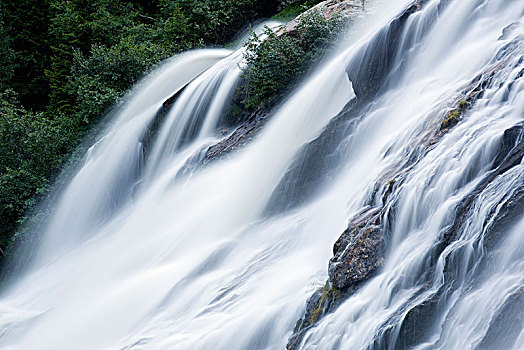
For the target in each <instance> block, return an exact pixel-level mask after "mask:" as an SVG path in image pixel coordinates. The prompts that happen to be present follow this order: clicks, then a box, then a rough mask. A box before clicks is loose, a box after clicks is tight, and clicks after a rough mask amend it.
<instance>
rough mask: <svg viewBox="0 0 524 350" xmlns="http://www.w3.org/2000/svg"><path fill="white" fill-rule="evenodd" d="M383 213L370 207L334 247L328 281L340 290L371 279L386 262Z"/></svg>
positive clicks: (350, 226)
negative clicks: (381, 219) (381, 220)
mask: <svg viewBox="0 0 524 350" xmlns="http://www.w3.org/2000/svg"><path fill="white" fill-rule="evenodd" d="M384 247H385V241H384V235H383V232H382V229H381V228H380V210H379V209H378V208H370V209H368V210H367V211H365V212H363V213H361V214H360V215H359V216H357V217H356V218H355V219H354V220H353V221H352V222H351V223H350V224H349V227H348V228H347V229H346V230H345V231H344V232H343V233H342V235H341V236H340V237H339V239H338V240H337V241H336V242H335V245H334V247H333V254H334V256H333V258H331V260H330V261H329V270H328V271H329V281H330V282H331V283H332V284H333V286H334V287H335V288H337V289H340V290H345V289H347V288H348V287H350V286H352V285H355V284H356V283H359V282H361V281H364V280H366V279H368V278H369V276H370V275H371V274H372V273H373V272H375V271H376V270H377V268H378V267H379V266H380V265H381V264H382V263H383V261H384Z"/></svg>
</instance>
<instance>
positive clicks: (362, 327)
mask: <svg viewBox="0 0 524 350" xmlns="http://www.w3.org/2000/svg"><path fill="white" fill-rule="evenodd" d="M410 2H411V1H407V0H396V1H388V2H387V6H386V7H387V9H385V10H383V11H380V12H379V11H378V10H375V11H377V13H375V14H372V15H373V16H374V18H373V22H371V21H370V22H369V23H372V24H368V26H364V25H361V27H362V28H364V29H362V33H360V34H361V36H360V39H359V40H358V41H356V42H354V43H353V44H352V45H351V46H350V47H348V48H347V49H345V50H342V51H341V53H339V54H338V55H337V57H334V58H333V59H331V60H330V61H329V62H327V63H326V64H325V65H324V66H322V67H321V69H319V70H318V71H317V72H316V73H315V74H314V75H313V76H312V77H311V78H310V79H308V81H306V82H305V83H303V84H302V85H301V86H300V87H299V88H298V89H297V90H296V91H295V93H294V94H293V95H292V96H291V97H290V98H289V99H288V100H287V101H286V102H285V103H284V104H283V105H282V106H281V107H279V108H278V109H277V110H276V111H274V112H273V113H272V114H273V115H272V117H271V120H270V121H269V122H268V123H267V124H266V125H265V126H264V128H263V129H262V131H261V133H260V134H259V135H258V136H257V137H256V138H255V139H254V140H253V141H252V142H251V143H250V144H249V145H248V146H246V147H245V148H244V149H241V150H239V151H238V152H237V153H235V154H233V155H231V156H230V157H228V158H226V159H224V160H219V161H216V162H215V163H212V164H210V165H208V166H206V167H204V168H203V169H200V170H197V171H196V172H194V173H192V175H191V176H190V177H189V178H188V179H183V181H178V180H177V178H176V175H177V173H178V172H179V170H180V169H181V168H182V166H183V164H185V163H186V161H187V159H188V158H190V157H191V156H192V155H193V153H195V152H198V151H199V150H200V149H201V148H202V147H204V146H205V145H206V144H210V143H212V142H216V140H217V136H216V135H214V130H215V128H216V126H217V124H218V119H219V118H220V115H221V111H222V110H223V109H224V108H225V105H226V103H227V97H228V95H229V94H231V92H232V90H233V89H234V86H235V84H236V79H237V78H238V75H239V70H238V66H237V64H238V63H239V61H240V59H241V56H242V54H241V51H239V52H237V53H236V54H235V53H233V54H230V51H227V50H203V51H197V52H193V53H188V54H185V55H182V56H180V57H178V58H175V59H173V60H172V61H170V62H168V63H166V64H165V65H164V66H162V67H161V68H160V69H159V71H158V72H157V73H156V74H155V75H154V76H153V77H151V78H149V79H146V80H145V81H144V82H143V83H142V84H140V85H139V86H138V87H137V88H136V89H135V90H134V92H132V93H131V94H130V95H129V97H128V99H127V102H125V103H124V105H123V106H122V107H120V109H119V111H118V112H117V116H116V119H115V121H114V122H113V123H112V125H111V126H110V128H109V130H108V131H107V132H106V133H105V134H104V136H103V137H102V138H101V139H100V140H99V141H98V142H97V143H96V144H95V145H94V146H93V147H92V148H91V149H90V151H89V154H88V155H87V157H86V161H85V164H83V165H82V166H81V168H80V169H79V170H78V172H77V173H76V175H75V176H74V178H73V179H72V180H71V182H70V184H69V185H68V187H67V188H66V189H65V190H64V193H63V195H62V197H61V199H60V202H59V203H58V204H57V210H56V213H55V214H54V215H53V217H52V218H51V220H50V222H49V225H48V228H47V230H46V232H45V233H44V237H43V243H42V246H41V247H39V251H38V256H37V259H36V260H35V262H34V263H33V266H31V268H30V269H29V270H28V271H27V272H26V273H25V275H23V276H20V277H19V278H18V279H17V281H15V282H13V283H12V285H10V286H9V287H8V288H7V289H6V290H5V291H4V292H3V293H2V295H1V297H0V344H1V347H2V348H6V349H129V350H130V349H266V348H270V349H282V348H284V347H285V345H286V343H287V340H288V337H289V336H290V335H291V333H292V330H293V327H294V326H295V322H296V320H297V319H298V318H299V317H300V316H301V314H302V313H303V310H304V307H305V302H306V300H307V298H308V297H309V295H311V293H312V292H313V291H314V290H316V289H317V288H318V287H319V286H321V285H323V284H324V283H325V281H326V279H327V270H326V265H327V262H328V260H329V258H330V257H331V247H332V245H333V243H334V241H335V240H336V239H337V238H338V236H339V235H340V234H341V232H342V231H344V229H345V228H346V226H347V220H348V218H349V217H351V216H353V215H354V214H355V213H357V212H359V211H360V210H361V209H362V207H363V206H365V205H367V203H368V202H369V198H370V196H371V193H372V192H373V191H374V184H375V182H376V181H377V179H378V178H380V177H381V176H382V174H383V173H384V172H387V171H388V169H389V168H390V167H391V166H392V165H394V164H398V163H402V161H403V160H404V158H405V157H406V154H409V152H412V151H413V150H412V149H411V148H412V146H413V144H414V143H415V144H416V142H417V141H416V140H418V139H420V138H423V135H424V133H425V131H426V130H427V128H428V126H430V125H432V124H433V123H435V120H436V119H435V118H436V117H437V115H436V114H437V113H438V112H437V111H439V110H440V109H444V108H446V107H447V106H446V105H447V104H449V103H450V101H453V100H454V99H455V98H456V96H457V93H458V92H459V91H461V90H462V89H463V88H464V87H465V86H467V85H468V84H469V83H470V82H471V81H472V80H473V79H474V78H475V76H477V75H478V73H480V72H483V71H484V70H485V69H486V67H487V66H488V65H489V63H490V61H491V60H492V59H493V57H495V56H496V55H497V52H499V50H500V49H501V48H502V47H503V46H504V45H507V44H508V42H510V41H511V40H513V39H515V38H516V36H517V35H518V34H519V33H522V28H524V23H522V21H523V17H524V5H523V4H522V3H521V2H519V1H494V0H491V1H490V0H486V1H458V0H455V1H438V0H433V1H426V2H425V4H424V6H423V7H422V9H421V10H420V11H419V12H416V13H414V14H413V15H411V16H410V18H409V19H408V22H407V24H406V26H405V28H404V32H403V33H402V35H401V38H402V40H401V42H400V43H398V45H399V47H400V49H399V51H397V52H396V55H395V57H394V62H392V64H391V70H392V73H391V79H390V80H389V81H388V82H387V83H384V91H382V92H381V93H379V94H377V95H376V97H375V98H374V99H373V100H372V101H369V103H368V106H367V107H366V108H365V109H364V110H365V113H364V115H363V116H362V118H361V119H360V120H359V121H358V123H357V124H356V127H355V128H354V130H352V132H351V133H348V135H345V137H344V139H343V140H342V141H341V142H340V146H339V147H338V148H337V152H338V153H339V159H340V162H339V164H337V165H338V167H337V170H336V172H335V173H334V174H335V175H330V177H329V180H328V179H327V178H326V179H321V180H323V181H321V185H320V186H321V187H320V188H321V190H320V191H319V192H318V193H319V194H318V195H316V196H311V197H309V199H308V200H307V201H306V202H305V203H304V204H302V205H301V206H299V207H296V208H295V209H293V210H289V211H285V212H281V213H279V215H268V214H267V209H268V208H267V207H268V206H270V205H271V201H270V199H271V197H272V196H274V195H275V193H274V191H275V189H276V188H277V189H278V188H279V182H280V181H281V180H282V178H283V176H284V174H285V173H286V172H287V171H288V170H289V167H290V166H291V165H292V164H293V162H294V161H295V160H296V159H298V158H297V155H298V154H299V153H300V152H301V151H304V149H305V148H304V145H306V144H307V143H308V142H310V141H313V140H315V139H316V138H317V137H318V136H319V134H320V133H321V132H322V130H323V129H324V128H325V127H326V126H327V125H328V124H329V122H330V120H331V119H332V118H334V117H335V116H336V115H337V114H338V113H339V112H340V111H341V110H343V108H344V106H345V105H346V103H347V102H348V101H350V100H351V99H353V98H354V97H355V94H354V92H353V89H352V83H351V82H350V81H349V79H348V75H347V73H346V71H345V70H346V64H350V65H351V64H363V63H362V62H361V61H359V57H360V56H358V55H357V54H358V53H360V52H363V51H365V49H366V48H369V47H373V40H376V38H377V36H376V35H374V34H375V33H377V32H379V33H380V30H381V28H383V27H384V26H386V25H387V24H388V23H389V22H390V21H391V19H392V18H394V17H395V16H396V15H397V13H399V12H401V11H402V10H403V9H404V8H405V7H406V6H407V5H408V4H409V3H410ZM380 5H381V3H380V2H378V4H377V8H380ZM370 16H371V15H370ZM515 23H516V28H517V29H515V30H513V32H512V33H510V34H509V35H508V36H507V38H505V39H500V40H498V38H499V37H500V36H501V34H502V30H503V28H505V27H507V26H508V25H511V24H515ZM352 34H353V35H355V34H356V33H352ZM355 37H357V36H355ZM350 42H351V41H350ZM521 57H522V52H520V56H519V54H516V55H513V56H511V64H508V65H507V67H508V68H505V69H503V70H502V71H501V72H498V75H497V76H495V77H494V78H493V79H494V82H493V83H492V84H491V85H490V87H488V88H487V90H486V91H485V93H484V95H483V96H482V98H481V99H480V100H479V101H477V102H476V103H475V104H474V105H473V106H472V107H471V111H470V112H469V113H468V115H467V117H465V118H464V120H463V121H462V122H460V123H459V124H458V125H457V126H456V127H454V128H453V129H451V130H450V131H449V132H448V133H446V134H445V135H444V136H443V137H442V139H441V140H440V141H439V142H438V143H437V144H436V145H435V147H434V148H432V149H431V150H430V151H428V152H427V153H425V154H423V153H422V152H419V153H417V152H416V150H415V153H414V154H415V155H418V156H419V157H420V160H419V161H418V162H416V163H415V164H414V165H413V168H412V169H411V170H410V172H409V173H407V174H406V179H405V181H404V183H403V184H402V186H399V187H398V188H396V189H395V191H394V192H393V193H392V194H391V195H390V197H391V199H389V200H388V202H387V203H382V204H383V205H385V206H386V207H389V208H390V209H391V212H394V213H395V214H394V217H392V219H391V222H390V226H391V227H389V229H388V231H389V233H388V253H387V257H386V260H385V262H384V265H383V266H382V268H381V269H380V270H379V271H378V273H377V274H376V275H375V276H373V277H372V278H371V279H370V280H369V281H367V282H366V283H365V284H363V285H362V286H361V287H360V288H359V289H358V290H357V291H356V292H355V293H354V294H353V295H351V296H350V297H349V298H348V299H347V300H346V301H345V302H344V303H343V304H342V305H341V306H340V307H339V308H338V309H337V310H335V311H334V312H333V313H331V314H328V315H326V316H325V317H324V318H322V319H321V320H320V322H319V324H318V325H316V326H315V327H313V328H311V329H310V330H308V332H307V333H306V334H305V336H304V338H303V339H302V343H301V347H302V348H308V349H309V348H311V349H333V348H340V349H367V348H395V347H397V348H402V346H405V347H407V346H408V345H409V346H413V347H416V348H419V349H433V348H442V349H467V348H474V347H481V348H482V347H484V348H497V347H496V346H497V345H502V347H499V348H503V349H512V348H515V349H518V348H522V347H523V346H524V334H523V332H522V324H520V328H519V327H518V326H519V325H518V320H520V321H522V319H519V318H518V317H517V325H516V326H517V327H516V328H515V325H504V324H503V327H505V329H508V330H510V331H508V332H507V333H505V334H504V335H505V338H504V339H499V338H500V337H498V335H497V334H494V335H491V336H490V337H488V338H489V339H488V338H486V337H485V336H486V334H491V333H493V330H492V329H493V322H494V320H495V319H496V318H497V317H499V316H500V314H501V313H500V312H501V310H502V309H503V308H504V305H505V303H506V301H507V300H509V299H510V298H511V297H512V296H515V295H517V296H518V294H516V293H518V290H519V289H522V287H523V286H524V276H523V274H524V254H523V250H524V246H523V244H522V232H523V230H524V222H523V221H522V220H518V221H515V222H514V223H512V227H511V228H509V229H507V230H506V231H507V232H505V233H504V235H502V238H501V239H500V241H497V242H496V243H494V246H495V247H491V248H489V249H488V248H484V246H483V245H482V242H483V241H484V240H485V239H487V237H484V235H485V234H486V232H487V230H488V229H489V227H490V224H489V222H490V218H491V217H494V214H493V213H496V212H497V211H498V210H500V206H501V203H502V202H503V200H504V198H507V197H508V195H509V194H510V193H512V192H513V191H515V190H516V189H517V188H518V187H519V186H521V185H522V184H523V183H524V164H520V165H517V166H515V167H513V168H512V169H510V170H509V171H507V172H505V173H504V174H502V175H500V176H498V177H497V178H495V179H494V180H493V181H491V182H490V183H489V185H488V186H486V187H485V188H483V190H482V191H481V192H480V193H479V194H478V196H477V197H476V199H475V201H474V203H473V204H472V205H473V206H474V210H473V211H472V212H473V214H471V215H469V216H468V218H467V220H466V221H465V223H464V225H463V226H462V228H461V230H460V233H459V234H458V235H457V237H456V238H455V240H454V241H453V242H451V244H449V245H448V246H447V247H445V249H444V250H443V251H442V252H441V253H440V254H439V255H438V259H437V262H436V263H435V264H429V263H428V260H430V258H429V257H430V255H431V254H432V253H433V250H434V249H435V248H434V247H435V246H437V245H438V243H439V239H440V238H441V235H442V232H443V231H444V230H445V229H446V228H447V227H448V226H449V225H450V221H451V220H452V216H453V214H454V212H455V210H456V207H457V205H458V204H459V203H460V202H461V200H462V199H463V198H465V196H467V194H468V193H470V192H471V191H472V190H473V189H474V188H475V186H477V185H478V184H479V183H480V182H482V181H483V179H484V178H486V176H489V173H490V171H491V168H490V167H491V164H492V162H493V158H494V157H495V156H496V152H497V146H498V144H499V141H500V139H501V138H502V136H503V133H504V131H505V130H506V129H508V128H511V127H512V126H514V125H516V124H518V123H519V122H522V119H523V118H522V116H523V112H524V80H523V78H522V76H521V77H520V78H519V77H518V75H519V74H520V72H521V70H522V69H523V68H524V67H523V63H522V62H521V61H522V59H521ZM391 59H393V58H391ZM188 83H189V84H188ZM510 84H511V86H509V85H510ZM181 89H183V90H181ZM177 92H178V97H177V99H176V100H175V101H174V104H173V106H172V107H171V109H170V111H169V112H168V114H167V115H166V117H165V120H164V121H163V123H161V125H160V127H159V128H160V129H159V130H158V135H157V136H156V138H155V139H154V141H153V144H152V146H151V147H150V149H149V150H147V152H149V154H148V156H147V157H144V152H145V151H146V150H144V141H143V140H144V135H145V134H146V132H147V129H148V128H150V126H151V123H152V122H153V120H154V119H155V116H157V113H158V111H159V109H160V108H161V106H162V103H163V102H164V101H165V100H166V99H167V98H168V97H170V96H172V95H173V94H175V93H177ZM414 140H415V141H414ZM182 146H183V147H182ZM290 174H291V175H292V176H294V177H295V178H297V179H298V178H300V177H301V176H302V174H301V173H300V172H296V173H293V172H291V173H290ZM283 193H288V192H285V191H284V192H283ZM280 200H281V201H292V200H293V198H280ZM479 242H480V243H479ZM487 255H489V259H488V257H487ZM483 259H484V260H483ZM486 259H488V260H486ZM485 260H486V261H485ZM426 272H427V273H428V274H429V275H430V276H429V277H428V276H425V273H426ZM443 290H445V291H444V292H443ZM430 300H432V301H433V300H436V301H437V304H438V307H437V311H435V312H434V313H433V314H432V315H431V317H430V318H429V319H428V325H427V326H425V327H424V335H423V336H421V337H420V339H419V340H418V342H417V343H414V344H406V343H402V342H400V343H399V339H401V338H402V330H401V325H402V322H403V320H404V318H406V315H407V313H408V311H409V310H410V309H411V308H413V307H415V306H417V305H420V304H423V303H424V302H427V301H430ZM517 305H519V304H517ZM520 306H522V305H520ZM490 332H491V333H490ZM519 332H520V333H519ZM497 337H498V338H497ZM485 338H486V339H485ZM490 342H491V343H490ZM399 344H400V345H399Z"/></svg>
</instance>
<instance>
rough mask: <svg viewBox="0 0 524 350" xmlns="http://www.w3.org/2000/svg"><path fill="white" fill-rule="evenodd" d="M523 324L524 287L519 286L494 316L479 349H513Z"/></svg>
mask: <svg viewBox="0 0 524 350" xmlns="http://www.w3.org/2000/svg"><path fill="white" fill-rule="evenodd" d="M523 324H524V288H519V289H518V290H517V291H516V292H514V293H513V294H512V295H511V296H510V297H509V298H508V299H507V300H506V302H505V303H504V305H503V306H502V307H501V308H500V311H499V312H498V314H497V315H496V316H495V317H494V318H493V321H492V322H491V324H490V325H489V328H488V331H487V332H486V335H485V336H484V338H483V339H482V341H481V342H480V344H479V345H478V347H477V349H479V350H489V349H513V348H514V346H515V342H516V341H517V338H518V337H519V335H520V333H521V331H522V325H523Z"/></svg>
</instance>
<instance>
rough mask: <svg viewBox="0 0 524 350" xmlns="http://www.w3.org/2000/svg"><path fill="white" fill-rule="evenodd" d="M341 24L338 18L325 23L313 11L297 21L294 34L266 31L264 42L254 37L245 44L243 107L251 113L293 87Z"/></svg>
mask: <svg viewBox="0 0 524 350" xmlns="http://www.w3.org/2000/svg"><path fill="white" fill-rule="evenodd" d="M343 26H344V22H343V21H342V19H341V18H339V17H333V18H331V19H328V20H326V19H325V18H324V17H323V16H322V15H321V14H320V13H318V12H316V11H312V12H310V13H307V14H306V15H303V16H301V17H300V20H299V21H298V25H297V27H296V29H295V30H293V31H291V32H288V33H283V34H281V35H276V34H275V33H274V32H273V31H272V30H271V29H269V28H266V30H265V35H267V39H266V40H262V39H261V38H260V37H259V36H257V35H256V34H255V33H253V34H252V36H251V38H250V39H249V40H248V41H247V43H246V49H247V50H246V53H245V55H244V56H245V59H246V61H247V63H248V64H247V66H246V67H245V68H244V71H243V75H242V77H243V79H244V82H243V84H241V90H242V92H243V94H244V96H245V97H244V99H243V101H242V103H243V104H244V105H245V106H246V107H247V108H248V109H253V108H256V107H258V106H260V105H263V104H266V103H268V102H269V101H270V100H272V101H274V100H275V99H276V98H278V97H279V96H282V94H283V92H284V91H285V90H287V89H290V88H292V87H293V86H294V83H295V82H296V81H298V79H300V78H301V77H302V76H303V75H304V74H305V73H306V72H307V71H308V69H309V68H310V67H311V65H313V64H315V63H316V62H318V61H319V60H321V59H322V57H323V56H324V55H325V54H326V53H327V52H328V51H329V50H331V49H332V48H334V46H335V43H336V39H337V37H338V35H339V34H340V31H341V29H342V27H343Z"/></svg>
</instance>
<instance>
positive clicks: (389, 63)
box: [346, 0, 422, 99]
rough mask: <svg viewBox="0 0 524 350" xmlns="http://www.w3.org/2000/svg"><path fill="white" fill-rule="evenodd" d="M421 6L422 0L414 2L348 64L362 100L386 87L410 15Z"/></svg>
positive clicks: (356, 90)
mask: <svg viewBox="0 0 524 350" xmlns="http://www.w3.org/2000/svg"><path fill="white" fill-rule="evenodd" d="M421 6H422V1H421V0H416V1H413V2H412V3H411V5H410V6H408V7H407V8H406V9H405V10H404V11H403V12H402V14H401V15H400V16H398V17H397V18H395V19H394V20H393V21H391V23H389V25H387V26H385V27H384V28H383V29H381V30H380V31H378V32H377V33H376V34H375V36H374V37H373V38H372V39H371V40H370V42H369V44H368V45H366V46H365V47H363V48H362V49H361V50H360V51H359V52H356V53H355V55H354V56H353V58H352V59H351V61H350V62H349V63H348V65H347V68H346V72H347V74H348V77H349V80H351V82H352V84H353V90H354V91H355V94H356V95H357V97H358V98H359V99H366V98H370V97H372V96H374V95H375V94H376V93H378V92H379V91H380V89H381V88H382V87H383V86H384V84H385V83H386V80H387V79H388V76H389V74H390V72H391V70H392V69H393V65H394V63H395V59H396V57H397V53H398V51H399V50H400V49H401V47H400V44H399V43H400V42H401V40H400V39H401V36H402V33H403V32H404V29H405V26H406V24H407V22H408V18H409V17H410V16H411V15H412V14H413V13H415V12H417V11H419V10H420V9H421Z"/></svg>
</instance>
